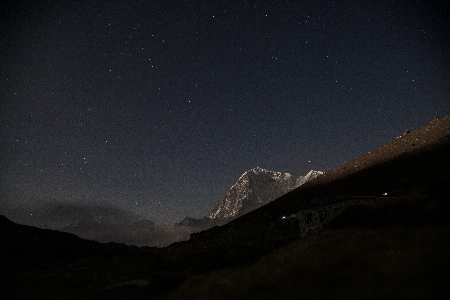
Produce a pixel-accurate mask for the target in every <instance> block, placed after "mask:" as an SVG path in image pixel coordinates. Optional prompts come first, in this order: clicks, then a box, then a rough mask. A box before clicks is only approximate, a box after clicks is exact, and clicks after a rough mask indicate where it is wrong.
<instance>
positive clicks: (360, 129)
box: [0, 0, 450, 223]
mask: <svg viewBox="0 0 450 300" xmlns="http://www.w3.org/2000/svg"><path fill="white" fill-rule="evenodd" d="M441 2H442V3H443V2H445V1H384V0H380V1H345V0H344V1H215V0H212V1H201V0H197V1H181V0H179V1H174V0H167V1H139V0H138V1H63V2H58V1H20V0H19V1H15V4H14V5H13V6H3V7H2V8H1V15H0V26H1V27H0V30H1V31H0V34H1V38H0V101H1V103H0V109H1V110H0V118H1V119H0V122H1V123H0V125H1V131H0V133H1V135H0V138H1V144H0V197H1V204H0V214H5V215H6V216H7V217H10V218H12V219H13V220H17V221H21V222H24V223H33V222H34V221H33V218H34V216H36V215H38V212H39V211H41V210H43V209H44V208H43V207H45V206H46V205H47V206H48V205H54V204H61V203H62V204H68V205H69V204H70V205H72V206H73V205H79V206H83V205H86V204H95V205H97V206H105V207H109V206H111V207H117V208H120V209H124V210H127V211H130V212H133V213H137V214H139V215H141V216H144V217H146V218H149V219H151V220H154V221H157V222H177V221H180V220H181V219H182V218H184V217H185V216H192V217H200V216H202V215H206V214H207V213H208V212H209V211H210V210H211V209H212V208H213V207H214V206H215V205H216V204H217V203H218V202H219V201H220V200H221V199H222V198H223V197H224V195H225V194H226V192H227V190H228V189H229V188H230V187H231V186H232V185H233V184H234V183H235V182H236V181H237V179H238V178H239V176H240V175H241V174H242V173H244V172H245V171H246V170H249V169H251V168H254V167H256V166H259V167H262V168H265V169H269V170H274V171H281V172H288V173H291V174H292V175H295V176H300V175H305V174H306V173H307V172H308V171H310V170H311V169H314V170H321V171H327V170H330V169H332V168H334V167H337V166H339V165H340V164H342V163H343V162H345V161H348V160H350V159H352V158H354V157H356V156H359V155H361V154H363V153H366V152H368V151H371V150H373V149H375V148H377V147H379V146H381V145H383V144H384V143H386V142H388V141H390V140H392V139H394V138H395V137H397V136H399V135H401V134H402V133H403V131H404V130H406V129H410V130H412V129H414V128H417V127H419V126H422V125H424V124H426V123H428V122H429V121H431V120H432V118H433V117H434V116H436V115H439V116H443V115H447V114H449V113H450V55H449V53H450V42H449V41H450V34H449V23H448V20H447V16H448V14H447V13H448V11H445V10H444V9H443V6H442V5H441ZM33 214H34V216H33Z"/></svg>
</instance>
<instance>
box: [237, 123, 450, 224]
mask: <svg viewBox="0 0 450 300" xmlns="http://www.w3.org/2000/svg"><path fill="white" fill-rule="evenodd" d="M449 153H450V116H446V117H444V118H442V119H435V120H433V121H432V122H430V123H429V124H427V125H425V126H423V127H420V128H418V129H417V130H414V131H412V132H410V133H407V134H405V135H404V136H402V137H399V138H397V139H395V140H393V141H392V142H390V143H388V144H386V145H384V146H382V147H380V148H379V149H376V150H374V151H372V152H370V153H367V154H365V155H362V156H360V157H358V158H355V159H353V160H351V161H349V162H347V163H345V164H343V165H342V166H339V167H337V168H335V169H333V170H330V171H328V172H326V173H325V174H323V175H321V176H319V177H318V178H316V179H315V180H312V181H310V182H308V183H306V184H305V185H303V186H301V187H299V188H298V189H296V190H294V191H291V192H290V193H288V194H286V195H284V196H282V197H280V198H278V199H277V200H275V201H273V202H271V203H269V204H267V205H266V206H264V207H262V208H260V209H258V210H255V211H253V212H251V213H249V214H247V215H244V216H243V217H241V218H240V219H238V220H235V221H234V222H236V223H241V224H242V223H244V224H245V223H247V222H250V223H252V222H255V220H256V219H259V220H264V218H265V216H267V215H273V214H275V215H277V214H281V213H284V212H286V211H290V210H295V209H296V208H297V207H300V206H301V205H302V204H304V203H305V202H306V201H308V200H310V199H312V198H314V197H317V196H320V195H322V194H350V195H381V194H382V193H384V192H387V191H399V190H414V189H425V188H427V186H428V185H430V184H432V183H433V182H435V181H436V180H441V179H444V178H449V177H450V154H449Z"/></svg>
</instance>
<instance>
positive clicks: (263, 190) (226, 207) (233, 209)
mask: <svg viewBox="0 0 450 300" xmlns="http://www.w3.org/2000/svg"><path fill="white" fill-rule="evenodd" d="M321 174H323V172H320V171H313V170H311V171H310V172H309V173H308V174H306V175H305V176H300V177H298V178H295V177H294V176H292V175H291V174H289V173H281V172H274V171H269V170H264V169H262V168H259V167H256V168H254V169H251V170H249V171H247V172H245V173H244V174H243V175H242V176H241V177H240V178H239V180H238V181H237V182H236V184H234V185H233V186H232V187H231V188H230V190H229V191H228V193H227V194H226V195H225V197H224V198H223V199H222V201H220V202H219V203H218V204H217V206H216V207H215V208H214V209H213V210H212V211H211V212H210V214H209V216H208V217H209V218H210V219H213V220H216V221H225V220H226V221H230V220H231V219H234V218H236V217H239V216H241V215H244V214H246V213H248V212H250V211H252V210H255V209H257V208H259V207H261V206H263V205H265V204H267V203H269V202H271V201H273V200H275V199H277V198H278V197H280V196H282V195H284V194H286V193H287V192H289V191H290V190H292V189H294V188H297V187H299V186H300V185H302V184H304V183H305V182H307V181H309V180H311V179H314V178H316V177H317V176H319V175H321Z"/></svg>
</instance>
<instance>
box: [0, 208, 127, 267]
mask: <svg viewBox="0 0 450 300" xmlns="http://www.w3.org/2000/svg"><path fill="white" fill-rule="evenodd" d="M0 244H1V247H0V262H1V264H2V265H11V264H40V263H48V262H58V261H71V260H74V259H76V258H79V257H85V256H89V255H96V254H100V253H119V252H124V251H129V250H131V249H135V248H136V247H130V246H127V245H124V244H117V243H112V242H111V243H104V244H102V243H99V242H96V241H89V240H85V239H82V238H79V237H77V236H76V235H74V234H70V233H66V232H60V231H56V230H50V229H41V228H37V227H34V226H27V225H20V224H16V223H14V222H12V221H10V220H9V219H8V218H6V217H5V216H3V215H0Z"/></svg>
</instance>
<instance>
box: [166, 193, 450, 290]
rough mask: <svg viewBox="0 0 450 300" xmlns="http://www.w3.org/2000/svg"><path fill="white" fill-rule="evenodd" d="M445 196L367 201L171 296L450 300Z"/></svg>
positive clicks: (198, 278)
mask: <svg viewBox="0 0 450 300" xmlns="http://www.w3.org/2000/svg"><path fill="white" fill-rule="evenodd" d="M445 200H446V197H445V196H439V195H437V196H436V195H426V194H424V193H422V194H418V193H416V194H413V195H409V196H405V197H402V198H399V199H386V200H377V199H374V200H368V201H365V202H364V203H361V204H359V205H357V206H354V207H350V208H348V209H347V210H345V211H343V213H342V214H341V215H340V216H338V217H337V218H335V219H333V220H331V221H330V222H329V223H328V224H327V225H326V227H325V228H323V229H321V230H318V231H316V232H315V233H313V234H311V235H310V236H308V237H307V238H306V239H304V240H303V241H299V242H296V243H293V244H291V245H289V246H287V247H284V248H282V249H279V250H278V251H276V252H274V253H273V254H271V255H269V256H267V257H265V258H263V259H262V260H260V261H258V262H257V263H256V264H254V265H252V266H248V267H241V268H236V269H226V270H219V271H215V272H211V273H208V274H203V275H199V276H196V277H192V278H190V279H188V280H187V281H185V282H184V283H183V284H182V285H181V286H180V287H179V289H178V290H177V291H175V292H174V293H172V294H170V295H169V296H167V297H166V298H167V299H299V298H303V299H330V298H331V299H385V298H388V299H449V298H450V290H449V287H448V283H449V282H450V256H449V255H448V253H450V222H449V220H448V217H446V216H448V213H450V209H449V203H448V201H445ZM447 200H448V199H447ZM380 220H382V222H380Z"/></svg>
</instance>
